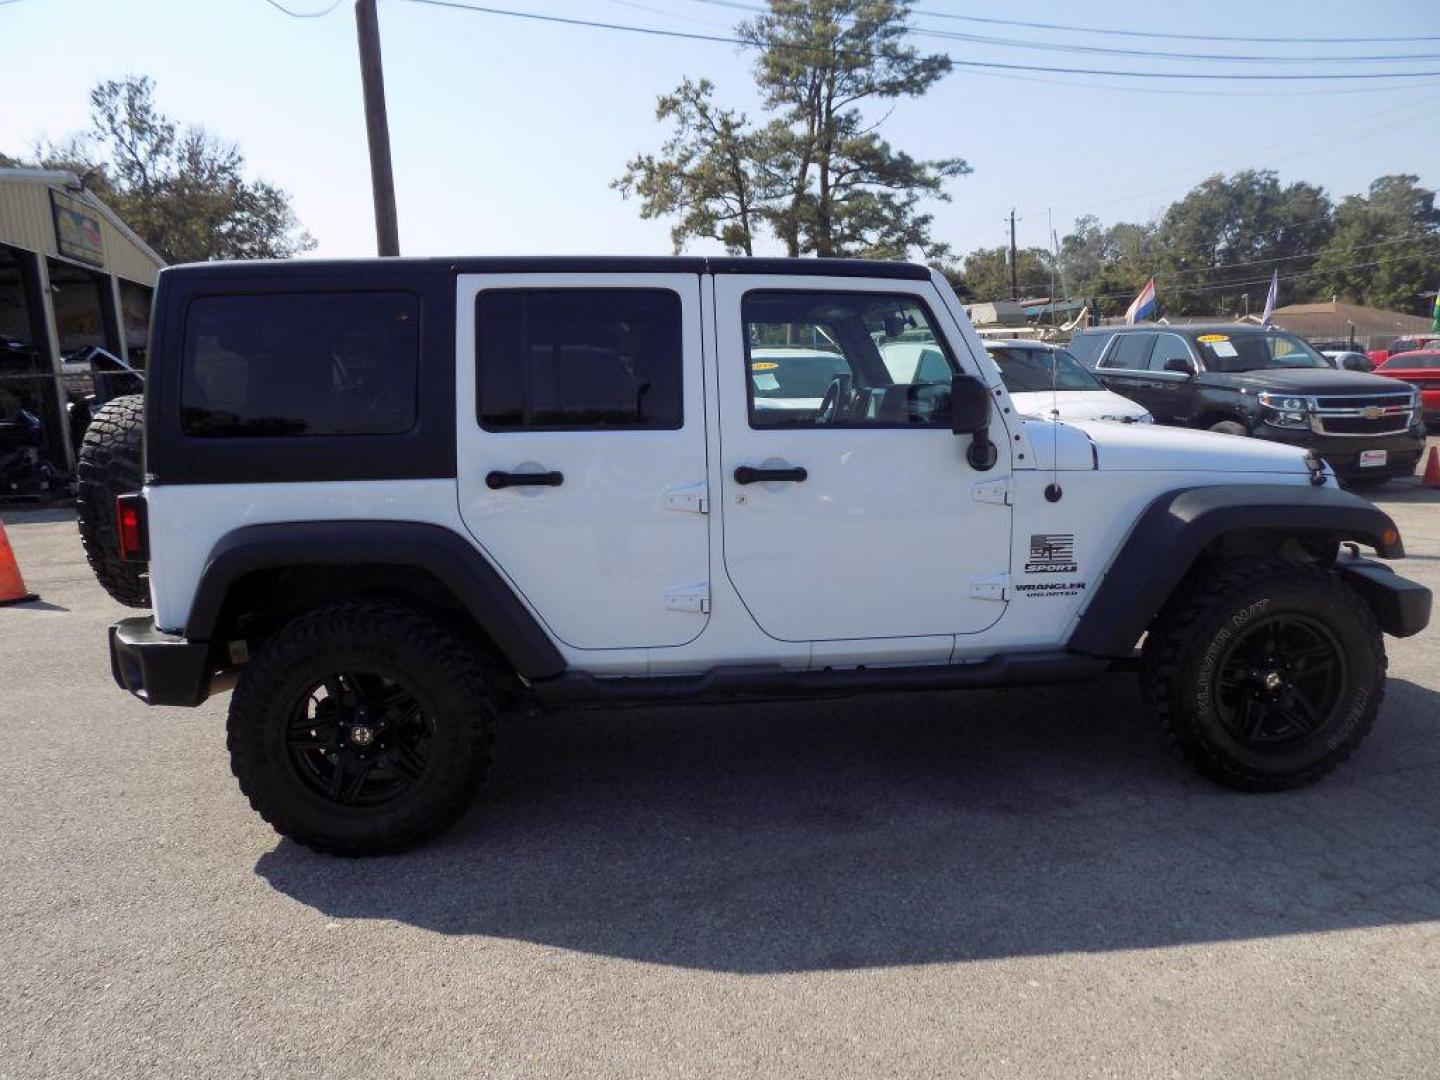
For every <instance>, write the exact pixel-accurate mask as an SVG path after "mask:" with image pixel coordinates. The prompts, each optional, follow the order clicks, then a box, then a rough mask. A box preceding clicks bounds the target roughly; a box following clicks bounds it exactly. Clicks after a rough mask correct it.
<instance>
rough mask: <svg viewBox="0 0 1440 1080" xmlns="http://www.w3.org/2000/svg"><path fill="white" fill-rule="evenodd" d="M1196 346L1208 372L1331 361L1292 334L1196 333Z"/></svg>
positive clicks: (1309, 365)
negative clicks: (1203, 358)
mask: <svg viewBox="0 0 1440 1080" xmlns="http://www.w3.org/2000/svg"><path fill="white" fill-rule="evenodd" d="M1195 343H1196V344H1197V345H1199V346H1200V351H1201V353H1202V354H1203V355H1204V357H1205V366H1206V367H1207V368H1209V369H1210V370H1211V371H1226V372H1234V371H1262V370H1270V369H1274V368H1328V367H1330V366H1331V365H1330V362H1329V361H1328V360H1326V359H1325V357H1323V356H1321V355H1320V354H1319V353H1318V352H1316V351H1315V350H1314V349H1312V348H1311V347H1310V346H1309V345H1307V344H1305V342H1303V341H1301V340H1300V339H1299V338H1297V337H1296V336H1295V335H1293V334H1286V333H1283V332H1278V331H1274V330H1269V331H1266V330H1253V331H1251V330H1241V331H1238V332H1236V331H1228V330H1227V331H1225V332H1223V333H1214V334H1197V335H1196V337H1195Z"/></svg>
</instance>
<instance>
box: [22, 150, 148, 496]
mask: <svg viewBox="0 0 1440 1080" xmlns="http://www.w3.org/2000/svg"><path fill="white" fill-rule="evenodd" d="M164 265H165V263H164V260H162V259H161V258H160V256H158V255H157V254H155V252H154V251H152V250H151V249H150V247H149V246H148V245H147V244H146V243H145V241H143V240H141V239H140V237H138V236H136V235H135V233H134V232H133V231H131V229H130V228H129V227H128V226H126V224H125V223H124V222H123V221H121V220H120V218H119V216H118V215H117V214H116V213H115V212H114V211H113V210H111V209H110V208H109V207H108V206H106V205H105V204H104V203H103V202H101V201H100V200H99V199H98V198H97V197H96V196H95V195H94V194H93V193H91V192H89V191H87V190H85V188H84V187H83V185H82V184H81V181H80V179H79V178H78V177H77V176H75V175H74V174H73V173H69V172H58V171H53V170H47V169H11V168H0V391H5V392H7V393H8V394H9V395H10V396H11V398H12V400H16V399H18V400H19V401H20V402H21V403H22V404H23V405H24V407H26V408H28V409H31V410H32V411H34V412H35V413H36V414H37V415H39V416H40V417H41V418H42V419H43V420H44V422H45V427H46V436H47V439H46V443H47V448H48V452H49V454H50V457H51V459H52V461H53V462H54V464H55V465H56V467H57V468H62V469H64V470H65V471H69V470H70V469H72V468H73V467H74V439H73V438H72V433H71V432H70V425H69V417H68V415H67V410H66V402H67V399H68V395H70V394H72V393H73V392H74V387H75V380H76V379H77V378H82V377H83V376H82V375H81V374H80V373H79V372H78V371H77V370H76V368H75V366H74V364H73V363H72V364H70V365H68V366H67V363H66V357H67V356H75V355H77V354H78V353H80V352H82V351H83V350H85V349H87V348H88V347H90V346H99V347H100V348H103V349H105V350H106V351H108V352H110V353H112V354H113V355H115V356H118V357H120V358H121V359H122V360H125V361H127V362H128V363H130V364H131V365H132V366H135V367H143V366H144V360H145V357H144V352H145V341H146V335H147V334H148V332H149V322H150V299H151V295H152V293H153V292H154V288H155V276H156V274H157V273H158V272H159V271H160V268H161V267H162V266H164ZM67 383H68V387H69V388H68V389H67ZM77 434H78V433H77Z"/></svg>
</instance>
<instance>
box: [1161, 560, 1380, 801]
mask: <svg viewBox="0 0 1440 1080" xmlns="http://www.w3.org/2000/svg"><path fill="white" fill-rule="evenodd" d="M1284 615H1294V616H1298V617H1299V618H1300V619H1308V620H1312V621H1313V622H1315V623H1318V624H1320V625H1321V626H1323V627H1324V628H1325V629H1326V630H1327V631H1328V632H1329V634H1330V635H1332V637H1333V639H1334V641H1335V643H1336V645H1337V646H1338V648H1339V651H1340V653H1341V654H1342V656H1343V661H1344V663H1343V678H1342V679H1341V681H1340V688H1339V690H1338V691H1337V693H1336V695H1335V705H1334V706H1333V708H1332V709H1331V710H1330V711H1329V712H1328V713H1327V715H1326V717H1325V718H1324V719H1323V720H1322V722H1321V723H1320V724H1319V726H1318V727H1316V728H1315V729H1314V731H1312V732H1311V733H1310V734H1309V735H1305V736H1302V738H1301V741H1300V742H1299V743H1297V744H1296V745H1294V746H1292V747H1290V748H1289V749H1284V748H1280V749H1279V750H1277V749H1274V748H1271V749H1266V750H1260V749H1257V748H1255V747H1253V746H1251V745H1247V744H1246V743H1244V742H1243V741H1241V740H1238V739H1237V738H1235V737H1234V735H1233V733H1232V732H1231V731H1230V730H1228V729H1227V728H1226V726H1225V725H1224V723H1223V722H1222V719H1221V715H1220V712H1219V703H1220V694H1221V691H1220V690H1219V688H1218V687H1219V683H1218V682H1216V679H1217V678H1218V677H1219V672H1218V670H1217V664H1218V663H1219V662H1220V660H1221V658H1223V656H1224V655H1225V653H1224V649H1225V646H1226V644H1227V642H1236V641H1238V640H1239V639H1240V635H1243V634H1244V633H1245V632H1246V629H1247V627H1248V626H1250V625H1251V624H1254V626H1260V625H1262V623H1263V621H1264V620H1269V619H1273V618H1274V617H1276V616H1284ZM1385 668H1386V658H1385V649H1384V643H1383V639H1382V638H1381V633H1380V627H1379V624H1378V623H1377V622H1376V620H1375V616H1374V614H1373V613H1372V612H1371V610H1370V608H1369V606H1368V605H1367V604H1366V603H1365V602H1364V600H1362V599H1361V598H1360V597H1359V595H1357V594H1356V593H1355V592H1354V591H1353V590H1352V589H1350V588H1349V587H1348V586H1347V585H1345V584H1344V583H1343V582H1342V581H1340V580H1339V579H1338V578H1337V577H1336V576H1335V575H1334V574H1332V573H1330V572H1329V571H1326V570H1324V569H1321V568H1319V567H1315V566H1307V565H1302V564H1298V563H1292V562H1287V561H1285V560H1282V559H1278V558H1277V559H1249V560H1243V561H1241V560H1235V561H1216V562H1211V563H1207V564H1203V565H1202V566H1200V567H1197V569H1196V570H1195V571H1192V573H1191V575H1190V577H1189V578H1188V579H1187V581H1186V582H1185V584H1183V585H1182V586H1181V588H1180V590H1179V591H1178V592H1177V593H1176V595H1175V596H1173V597H1172V598H1171V600H1170V602H1169V603H1168V604H1167V605H1166V607H1165V608H1164V610H1163V611H1162V612H1161V614H1160V616H1159V617H1158V618H1157V620H1156V621H1155V623H1154V625H1152V626H1151V628H1150V632H1149V634H1148V636H1147V638H1146V641H1145V648H1144V655H1143V658H1142V661H1141V668H1140V678H1141V687H1142V690H1143V692H1144V695H1145V698H1146V702H1147V704H1148V705H1149V707H1150V710H1151V712H1152V714H1153V715H1154V716H1155V717H1156V719H1157V720H1158V721H1159V723H1160V726H1161V728H1162V729H1163V731H1164V732H1165V735H1166V738H1167V739H1168V741H1169V742H1170V744H1171V745H1172V746H1173V748H1174V749H1175V750H1176V751H1178V752H1179V754H1180V756H1181V757H1182V758H1183V759H1185V760H1186V761H1188V762H1189V763H1190V764H1191V765H1193V766H1194V767H1195V768H1196V769H1198V770H1199V771H1200V772H1201V773H1203V774H1204V775H1205V776H1208V777H1209V778H1210V779H1212V780H1214V781H1216V782H1218V783H1220V784H1223V785H1225V786H1226V787H1231V788H1236V789H1239V790H1241V791H1281V790H1285V789H1288V788H1296V787H1302V786H1304V785H1306V784H1309V783H1313V782H1314V781H1316V780H1318V779H1319V778H1320V777H1322V776H1324V775H1325V774H1326V773H1328V772H1330V771H1331V770H1332V769H1334V768H1335V767H1336V766H1337V765H1339V764H1340V763H1341V762H1343V761H1344V760H1345V759H1346V758H1348V757H1349V756H1350V754H1351V753H1353V752H1354V750H1355V748H1356V747H1357V746H1359V745H1360V743H1361V741H1362V740H1363V739H1364V738H1365V736H1366V735H1367V734H1368V733H1369V731H1370V728H1371V727H1372V725H1373V724H1374V722H1375V715H1376V713H1377V711H1378V710H1379V708H1380V702H1381V700H1382V698H1383V696H1384V690H1385Z"/></svg>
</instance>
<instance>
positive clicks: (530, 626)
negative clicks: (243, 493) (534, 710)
mask: <svg viewBox="0 0 1440 1080" xmlns="http://www.w3.org/2000/svg"><path fill="white" fill-rule="evenodd" d="M359 565H367V566H397V567H399V566H403V567H413V568H415V569H418V570H423V571H425V572H427V573H429V574H431V575H432V576H434V577H435V578H436V579H437V580H438V581H439V582H440V583H441V584H442V585H444V586H445V587H446V588H447V589H449V590H450V592H451V594H452V595H453V596H454V597H455V599H456V600H457V601H458V602H459V603H460V605H461V606H462V607H463V608H464V609H465V610H466V611H468V612H469V613H470V615H471V616H472V617H473V618H474V619H475V622H476V624H477V625H478V626H479V627H480V628H481V629H482V630H483V631H485V633H486V634H488V635H489V636H490V639H491V640H492V641H494V642H495V644H496V646H498V647H499V649H500V651H501V652H503V653H504V654H505V656H506V658H507V659H508V660H509V661H510V663H512V664H513V665H514V666H515V669H516V670H517V671H519V672H520V674H522V675H524V676H526V677H527V678H532V679H544V678H551V677H553V676H555V675H559V674H560V673H561V672H563V671H564V670H565V661H564V658H563V657H562V656H561V655H560V652H559V650H558V649H556V647H555V644H554V642H553V641H551V640H550V637H549V635H548V634H546V632H545V630H544V628H543V627H541V625H540V624H539V622H538V621H537V620H536V618H535V616H534V615H532V614H531V613H530V610H529V609H528V608H527V607H526V606H525V605H524V603H522V602H521V600H520V599H519V598H518V597H517V596H516V595H515V591H514V590H513V589H512V588H511V587H510V585H509V584H508V583H507V582H506V580H505V579H504V578H503V577H501V575H500V573H499V572H498V571H497V570H496V569H495V568H494V567H493V566H491V565H490V563H489V561H488V560H487V559H486V558H485V556H484V555H482V554H481V553H480V551H479V550H478V549H477V548H476V547H475V545H474V544H473V543H471V542H470V541H469V540H468V539H466V538H465V537H463V536H460V535H459V534H458V533H456V532H455V531H454V530H452V529H448V528H446V527H444V526H442V525H433V524H429V523H425V522H417V521H355V520H348V521H307V522H293V523H281V524H272V525H246V526H243V527H241V528H238V529H235V530H233V531H231V532H228V533H226V534H225V535H224V536H222V537H221V538H220V540H219V541H218V542H217V543H216V544H215V546H214V548H212V549H211V551H210V556H209V558H208V559H207V560H206V564H205V569H204V571H203V572H202V573H201V575H200V582H199V585H198V586H197V587H196V590H195V598H194V600H193V602H192V603H191V605H190V614H189V617H188V618H187V619H186V621H185V636H186V637H187V638H188V639H189V640H191V641H210V640H212V639H213V637H214V635H215V633H216V630H217V628H218V626H219V622H220V617H221V612H222V610H223V608H224V604H225V599H226V596H227V595H228V594H229V592H230V589H231V587H232V586H233V585H234V584H235V583H236V582H237V581H239V580H240V579H241V578H243V577H244V576H245V575H246V574H250V573H254V572H255V571H258V570H277V569H282V568H285V567H296V566H359Z"/></svg>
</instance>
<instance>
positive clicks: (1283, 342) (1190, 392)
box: [1070, 323, 1425, 486]
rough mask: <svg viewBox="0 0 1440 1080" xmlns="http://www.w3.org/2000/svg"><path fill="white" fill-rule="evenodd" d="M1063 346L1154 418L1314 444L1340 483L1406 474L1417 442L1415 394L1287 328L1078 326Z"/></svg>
mask: <svg viewBox="0 0 1440 1080" xmlns="http://www.w3.org/2000/svg"><path fill="white" fill-rule="evenodd" d="M1070 348H1071V351H1072V352H1073V353H1074V354H1075V355H1076V356H1077V357H1079V358H1080V360H1081V361H1082V362H1083V363H1085V364H1086V366H1088V367H1090V368H1092V369H1094V371H1095V374H1096V375H1098V376H1099V377H1100V381H1101V382H1103V383H1104V384H1105V385H1106V386H1107V387H1108V388H1109V389H1111V390H1113V391H1115V393H1117V394H1121V395H1123V396H1125V397H1128V398H1131V399H1132V400H1134V401H1138V402H1139V403H1140V404H1141V405H1144V406H1145V408H1146V409H1148V410H1149V411H1150V412H1151V413H1152V414H1153V415H1154V417H1155V420H1156V422H1157V423H1161V424H1172V425H1175V426H1179V427H1191V428H1206V429H1209V430H1210V431H1218V432H1223V433H1226V434H1231V435H1251V436H1254V437H1256V438H1261V439H1272V440H1274V441H1276V442H1286V443H1293V444H1294V445H1296V446H1303V447H1306V448H1307V449H1309V450H1313V451H1314V452H1315V453H1316V454H1317V455H1319V456H1320V457H1321V458H1323V459H1324V460H1325V461H1326V462H1327V463H1328V464H1329V465H1330V466H1331V467H1332V468H1333V469H1334V470H1335V472H1336V475H1338V476H1339V477H1340V479H1342V480H1343V481H1345V482H1347V483H1350V484H1354V485H1357V486H1358V485H1366V484H1371V483H1375V484H1378V483H1383V482H1384V481H1386V480H1389V479H1391V478H1392V477H1396V476H1407V475H1409V474H1410V473H1412V472H1414V471H1415V465H1416V463H1417V462H1418V461H1419V460H1420V455H1421V454H1422V453H1423V452H1424V449H1425V426H1424V423H1423V421H1422V419H1421V414H1420V404H1419V400H1418V397H1419V395H1418V393H1417V392H1416V391H1415V390H1414V388H1413V387H1408V386H1400V387H1397V386H1396V385H1395V380H1393V379H1385V378H1382V377H1380V376H1378V375H1367V374H1362V373H1361V372H1357V371H1337V370H1336V369H1335V368H1333V367H1331V366H1330V363H1329V361H1327V360H1326V359H1325V357H1323V356H1321V355H1320V354H1319V353H1318V352H1316V351H1315V350H1314V349H1313V348H1311V347H1310V346H1309V345H1307V344H1306V343H1305V342H1304V341H1302V340H1301V339H1300V338H1298V337H1296V336H1295V335H1293V334H1287V333H1285V332H1284V331H1283V330H1274V329H1270V328H1267V327H1262V326H1255V325H1252V324H1247V323H1240V324H1232V323H1220V324H1214V325H1188V326H1160V325H1154V324H1150V325H1143V324H1142V325H1138V326H1114V327H1098V328H1095V329H1091V330H1082V331H1080V332H1079V333H1078V334H1076V335H1075V340H1074V341H1073V342H1072V343H1071V347H1070Z"/></svg>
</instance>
